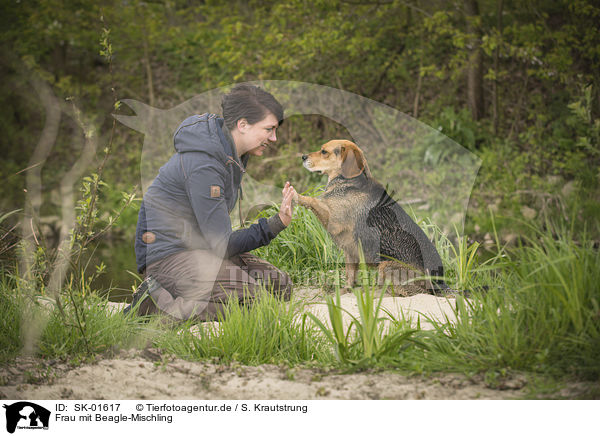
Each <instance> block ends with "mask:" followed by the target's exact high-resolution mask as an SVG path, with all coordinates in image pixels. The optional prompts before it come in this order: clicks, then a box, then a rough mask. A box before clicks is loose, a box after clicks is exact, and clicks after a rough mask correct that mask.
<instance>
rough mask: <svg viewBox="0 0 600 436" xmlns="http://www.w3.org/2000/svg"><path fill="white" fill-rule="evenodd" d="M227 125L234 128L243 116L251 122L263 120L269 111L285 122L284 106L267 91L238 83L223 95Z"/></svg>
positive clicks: (280, 121) (222, 104)
mask: <svg viewBox="0 0 600 436" xmlns="http://www.w3.org/2000/svg"><path fill="white" fill-rule="evenodd" d="M221 108H222V109H223V118H224V119H225V125H226V126H227V128H228V129H229V130H233V129H234V128H235V126H236V124H237V122H238V120H241V119H242V118H245V119H246V121H248V123H249V124H255V123H257V122H259V121H261V120H263V119H264V118H265V117H266V116H267V115H268V114H269V112H270V113H272V114H273V115H275V117H276V118H277V120H278V121H279V124H281V123H282V122H283V107H282V106H281V104H280V103H279V102H278V101H277V100H276V99H275V97H273V96H272V95H271V94H269V93H268V92H267V91H265V90H263V89H260V88H259V87H258V86H253V85H236V86H235V87H234V88H233V89H232V90H231V91H230V92H229V93H228V94H225V95H224V96H223V102H222V103H221Z"/></svg>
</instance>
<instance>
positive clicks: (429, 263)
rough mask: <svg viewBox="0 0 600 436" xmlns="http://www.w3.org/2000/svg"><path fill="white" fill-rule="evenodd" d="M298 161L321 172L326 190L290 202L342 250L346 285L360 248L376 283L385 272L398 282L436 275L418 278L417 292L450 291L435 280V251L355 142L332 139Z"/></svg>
mask: <svg viewBox="0 0 600 436" xmlns="http://www.w3.org/2000/svg"><path fill="white" fill-rule="evenodd" d="M302 161H303V165H304V167H305V168H306V169H307V170H309V171H312V172H321V173H322V174H326V175H327V176H328V180H327V186H326V188H325V192H324V193H323V194H322V195H321V196H319V197H317V198H313V197H307V196H304V195H300V194H297V193H296V194H295V195H294V200H295V202H296V203H297V204H299V205H301V206H304V207H306V208H308V209H310V210H312V211H313V212H314V214H315V215H316V217H317V218H318V219H319V221H320V222H321V224H322V225H323V226H324V227H325V228H326V229H327V231H328V233H329V234H330V235H331V237H332V238H333V240H334V242H335V243H336V244H337V245H338V247H340V248H341V249H342V250H343V251H344V256H345V260H346V278H347V284H348V287H352V286H353V285H354V284H355V283H356V279H357V277H356V272H357V270H358V265H359V263H360V250H361V249H362V251H363V254H364V259H365V263H366V264H367V265H370V266H378V268H379V279H380V284H381V283H382V282H383V278H384V277H385V276H386V275H389V273H390V272H392V273H399V274H401V275H402V278H403V279H405V278H416V277H422V276H429V277H437V278H435V279H431V280H423V281H422V282H421V292H423V290H424V289H423V288H425V289H427V290H429V291H432V292H433V293H438V292H440V291H441V292H443V293H451V292H448V291H451V290H450V288H449V287H448V285H447V284H446V283H445V282H444V281H443V279H441V278H440V277H442V276H443V274H444V269H443V265H442V260H441V258H440V255H439V254H438V252H437V250H436V248H435V247H434V245H433V244H432V242H431V241H430V240H429V239H428V238H427V236H426V235H425V233H424V232H423V230H421V228H420V227H419V226H418V225H417V224H416V223H415V222H414V221H413V220H412V219H411V218H410V217H409V216H408V214H407V213H406V212H405V211H404V210H403V209H402V207H401V206H400V205H399V204H398V203H397V202H396V201H394V199H393V198H392V197H391V196H390V195H389V194H388V192H387V191H386V189H385V188H384V187H383V186H382V185H381V184H380V183H378V182H377V181H376V180H375V179H373V176H372V175H371V171H370V170H369V166H368V164H367V161H366V159H365V156H364V154H363V152H362V150H361V149H360V148H359V147H358V146H357V145H356V144H354V143H353V142H351V141H348V140H340V139H336V140H332V141H329V142H327V143H326V144H324V145H323V146H321V149H320V150H318V151H315V152H313V153H310V154H305V155H303V156H302ZM396 277H398V274H396ZM403 281H405V282H406V280H403ZM394 284H398V283H397V282H395V283H394ZM411 287H412V288H414V286H411ZM414 292H415V291H414V290H413V291H412V292H411V293H414Z"/></svg>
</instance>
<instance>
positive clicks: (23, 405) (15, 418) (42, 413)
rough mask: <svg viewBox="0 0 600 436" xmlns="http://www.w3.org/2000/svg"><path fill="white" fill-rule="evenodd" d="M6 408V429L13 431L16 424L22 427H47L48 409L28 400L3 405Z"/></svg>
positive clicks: (48, 419)
mask: <svg viewBox="0 0 600 436" xmlns="http://www.w3.org/2000/svg"><path fill="white" fill-rule="evenodd" d="M3 407H4V408H5V409H6V431H8V432H9V433H14V432H15V429H16V428H17V425H20V426H22V427H39V428H48V423H49V421H50V411H49V410H47V409H45V408H43V407H42V406H38V405H37V404H35V403H30V402H28V401H19V402H18V403H14V404H11V405H9V406H7V405H6V404H5V405H4V406H3Z"/></svg>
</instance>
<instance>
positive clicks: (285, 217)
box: [279, 182, 297, 227]
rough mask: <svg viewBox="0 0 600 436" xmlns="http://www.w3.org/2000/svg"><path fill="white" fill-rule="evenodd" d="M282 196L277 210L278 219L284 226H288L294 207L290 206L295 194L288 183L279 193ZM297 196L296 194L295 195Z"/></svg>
mask: <svg viewBox="0 0 600 436" xmlns="http://www.w3.org/2000/svg"><path fill="white" fill-rule="evenodd" d="M281 194H282V196H283V200H282V202H281V207H280V208H279V218H280V219H281V222H282V223H283V225H284V226H286V227H287V226H289V225H290V223H291V222H292V215H293V213H294V207H293V206H292V199H293V198H294V194H296V190H295V189H294V187H293V186H292V185H290V182H285V186H284V187H283V190H282V191H281ZM296 195H297V194H296Z"/></svg>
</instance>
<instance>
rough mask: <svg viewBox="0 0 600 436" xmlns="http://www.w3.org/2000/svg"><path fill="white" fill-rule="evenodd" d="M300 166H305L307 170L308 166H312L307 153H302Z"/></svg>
mask: <svg viewBox="0 0 600 436" xmlns="http://www.w3.org/2000/svg"><path fill="white" fill-rule="evenodd" d="M302 166H303V167H304V168H306V169H307V170H309V169H310V167H312V162H311V161H310V160H308V155H307V154H303V155H302Z"/></svg>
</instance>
